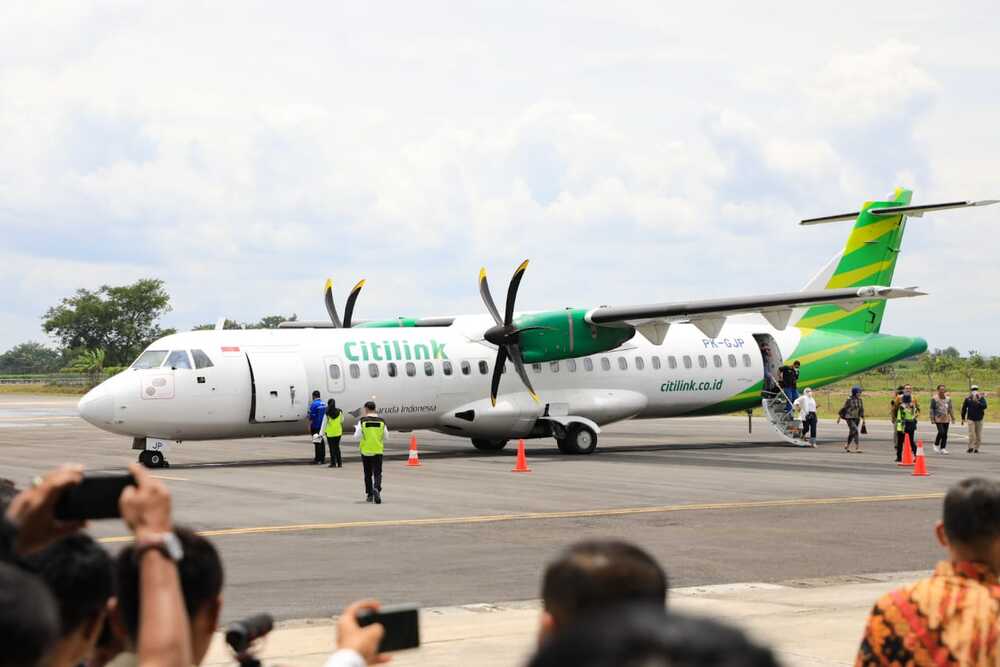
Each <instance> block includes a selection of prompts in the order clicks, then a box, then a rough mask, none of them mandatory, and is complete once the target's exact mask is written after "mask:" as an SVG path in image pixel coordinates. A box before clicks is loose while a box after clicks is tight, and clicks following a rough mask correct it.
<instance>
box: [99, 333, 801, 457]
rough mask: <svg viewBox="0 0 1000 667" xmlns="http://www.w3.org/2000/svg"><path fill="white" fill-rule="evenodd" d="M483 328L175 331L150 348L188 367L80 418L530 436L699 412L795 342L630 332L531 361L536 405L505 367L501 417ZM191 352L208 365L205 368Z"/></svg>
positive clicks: (135, 379)
mask: <svg viewBox="0 0 1000 667" xmlns="http://www.w3.org/2000/svg"><path fill="white" fill-rule="evenodd" d="M489 325H490V322H489V320H487V319H486V318H484V317H479V316H466V317H459V318H456V320H455V322H454V323H453V324H452V325H451V326H449V327H438V328H371V329H368V328H355V329H273V330H226V331H195V332H188V333H181V334H174V335H171V336H167V337H165V338H162V339H160V340H158V341H156V342H155V343H153V344H152V345H151V346H150V347H149V348H148V350H152V351H156V350H161V351H185V352H186V353H187V359H188V363H187V364H186V365H188V366H190V368H185V367H184V366H185V364H183V363H182V364H180V367H174V366H172V365H166V364H164V365H161V366H159V367H154V368H147V369H134V368H130V369H128V370H126V371H123V372H122V373H120V374H118V375H116V376H114V377H112V378H110V379H108V380H107V381H105V382H104V383H102V384H101V385H99V386H98V387H96V388H95V389H93V390H92V391H91V392H90V393H88V394H87V395H86V396H85V397H84V398H83V399H82V400H81V401H80V412H81V415H82V416H83V417H84V418H85V419H87V420H88V421H90V422H91V423H93V424H95V425H96V426H99V427H100V428H102V429H104V430H107V431H111V432H114V433H119V434H122V435H129V436H132V437H137V438H144V437H156V438H162V439H166V440H175V441H191V440H210V439H221V438H247V437H257V436H277V435H291V434H301V433H305V432H307V431H308V423H307V415H308V409H309V404H310V402H311V400H312V398H311V395H312V392H313V391H314V390H316V391H319V392H320V394H321V398H322V400H323V401H324V402H326V400H327V399H330V398H332V399H334V400H336V402H337V406H338V407H339V408H341V409H342V410H343V411H344V412H345V417H346V423H345V426H346V427H348V428H353V424H354V419H355V417H354V416H353V415H351V414H350V412H352V411H355V410H357V409H358V408H360V407H361V406H362V405H363V404H364V403H365V401H368V400H374V401H375V402H376V404H377V405H378V411H379V413H380V414H381V415H382V416H383V417H384V418H385V420H386V422H387V423H388V425H389V427H390V428H391V429H392V430H397V431H408V430H412V429H433V430H436V431H439V432H442V433H448V434H451V435H456V436H463V437H473V438H474V437H481V438H491V437H492V438H512V437H523V436H525V435H528V434H530V433H531V431H532V427H533V425H534V424H535V422H536V421H537V420H538V419H539V418H540V417H542V416H543V415H545V414H552V415H573V416H579V417H583V418H586V419H589V420H591V421H592V422H594V423H595V424H598V425H603V424H607V423H610V422H615V421H619V420H623V419H628V418H654V417H672V416H679V415H684V414H687V413H691V412H694V411H697V410H703V409H705V408H708V407H710V406H712V405H714V404H718V403H721V402H722V401H724V400H725V399H727V398H730V397H733V396H736V395H738V394H740V393H742V392H744V391H746V390H748V389H749V388H751V387H753V386H754V385H755V384H757V383H759V382H760V380H761V378H762V377H763V375H764V359H763V357H762V354H761V349H760V347H759V345H758V342H757V340H756V339H755V338H754V336H755V334H756V335H758V336H760V335H770V336H771V337H773V338H774V341H775V342H776V343H777V346H778V347H779V348H780V349H784V350H791V349H794V347H795V345H796V344H797V343H798V339H799V331H798V330H797V329H795V328H794V327H790V328H788V329H787V330H785V331H778V330H776V329H774V328H773V327H770V326H768V325H766V324H756V323H750V324H747V323H740V322H737V321H731V322H730V323H729V324H727V325H726V326H725V327H724V329H723V330H722V332H721V333H720V335H719V336H718V337H716V338H714V339H712V338H707V337H705V336H704V335H703V334H702V333H701V332H700V331H698V329H697V328H695V327H694V326H691V325H675V326H673V327H671V328H670V330H669V332H668V334H667V337H666V339H665V340H664V342H663V344H662V345H653V344H651V343H650V342H648V341H647V340H646V339H645V338H643V337H642V336H640V335H636V336H635V337H634V338H632V339H631V340H630V341H628V342H626V343H625V344H623V345H622V346H620V347H619V348H617V349H615V350H613V351H610V352H606V353H602V354H596V355H592V356H590V357H583V358H578V359H574V360H563V361H559V362H551V363H549V362H547V363H543V364H534V365H530V364H529V365H528V367H527V370H528V374H529V378H530V380H531V382H532V384H533V385H534V388H535V391H536V392H537V393H538V395H539V396H540V398H541V401H540V402H538V403H536V402H535V401H533V400H532V399H531V397H530V396H529V394H528V393H527V391H526V390H525V388H524V386H523V384H522V383H521V381H520V379H519V378H518V377H517V374H516V373H514V372H513V368H512V367H510V366H509V365H508V371H507V372H506V373H505V374H504V376H503V378H502V380H501V384H500V391H499V396H498V399H497V404H496V406H495V407H493V406H491V405H490V401H489V398H488V396H489V385H490V374H491V373H492V370H493V363H494V359H495V357H496V348H495V347H494V346H492V345H490V344H488V343H484V342H483V341H482V340H481V338H478V337H479V336H481V332H482V331H484V330H485V328H486V327H488V326H489ZM194 350H200V351H201V352H203V353H204V356H202V357H201V358H202V359H204V358H205V357H207V358H208V359H209V360H210V362H211V365H210V366H208V365H205V364H204V362H203V361H202V363H201V364H199V363H198V362H197V359H195V356H194V355H193V354H192V351H194ZM192 359H195V360H194V361H192ZM776 360H779V361H780V355H779V356H778V357H776ZM774 361H775V360H774V359H772V363H773V362H774ZM197 365H201V366H202V367H201V368H197V367H196V366H197ZM772 370H773V368H772ZM546 411H548V412H547V413H546Z"/></svg>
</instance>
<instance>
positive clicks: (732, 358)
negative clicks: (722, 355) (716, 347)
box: [729, 354, 736, 368]
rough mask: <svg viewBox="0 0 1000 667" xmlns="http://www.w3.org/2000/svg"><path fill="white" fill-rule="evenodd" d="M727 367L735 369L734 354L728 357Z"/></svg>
mask: <svg viewBox="0 0 1000 667" xmlns="http://www.w3.org/2000/svg"><path fill="white" fill-rule="evenodd" d="M729 367H730V368H736V355H735V354H730V355H729Z"/></svg>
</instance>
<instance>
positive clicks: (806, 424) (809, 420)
mask: <svg viewBox="0 0 1000 667" xmlns="http://www.w3.org/2000/svg"><path fill="white" fill-rule="evenodd" d="M794 405H795V408H796V409H797V410H798V411H799V414H800V415H801V416H802V440H804V441H808V442H809V446H810V447H815V446H816V424H817V419H816V399H815V398H813V390H812V389H811V388H810V387H806V390H805V391H804V392H803V393H802V395H801V396H799V397H798V398H796V399H795V404H794ZM807 436H808V437H807Z"/></svg>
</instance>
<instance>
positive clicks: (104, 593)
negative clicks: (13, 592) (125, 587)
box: [21, 533, 112, 637]
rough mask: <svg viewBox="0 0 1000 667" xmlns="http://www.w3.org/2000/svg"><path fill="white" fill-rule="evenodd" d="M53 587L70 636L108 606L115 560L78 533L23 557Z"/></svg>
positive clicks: (63, 626) (65, 632)
mask: <svg viewBox="0 0 1000 667" xmlns="http://www.w3.org/2000/svg"><path fill="white" fill-rule="evenodd" d="M21 562H22V564H23V565H24V567H25V568H26V569H28V570H30V571H32V572H34V573H35V574H37V575H38V576H39V577H40V578H41V580H42V581H43V582H45V584H46V585H47V586H48V587H49V591H51V592H52V595H53V597H54V598H55V601H56V606H57V607H58V608H59V622H60V628H61V636H62V637H66V636H67V635H69V634H70V633H72V632H73V631H74V630H76V629H77V628H79V627H80V626H81V625H82V624H83V623H84V622H85V621H89V620H91V619H93V618H95V617H97V616H99V615H100V613H101V612H102V611H103V610H104V609H105V607H106V606H107V604H108V599H109V598H110V597H111V594H112V562H111V556H110V555H108V552H107V551H105V550H104V548H103V547H102V546H101V545H100V544H98V543H97V541H96V540H94V538H92V537H91V536H90V535H86V534H84V533H75V534H73V535H70V536H69V537H65V538H63V539H61V540H59V541H58V542H56V543H54V544H51V545H49V546H48V547H46V548H45V549H43V550H42V551H40V552H38V553H36V554H32V555H31V556H27V557H25V558H23V559H22V561H21Z"/></svg>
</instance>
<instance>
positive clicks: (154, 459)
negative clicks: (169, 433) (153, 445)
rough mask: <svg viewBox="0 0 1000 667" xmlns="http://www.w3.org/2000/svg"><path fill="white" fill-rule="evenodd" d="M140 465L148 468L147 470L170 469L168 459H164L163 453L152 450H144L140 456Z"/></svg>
mask: <svg viewBox="0 0 1000 667" xmlns="http://www.w3.org/2000/svg"><path fill="white" fill-rule="evenodd" d="M139 463H141V464H142V465H144V466H146V467H147V468H169V467H170V464H169V463H168V462H167V459H165V458H164V457H163V452H154V451H151V450H148V449H146V450H143V451H142V452H141V453H140V454H139Z"/></svg>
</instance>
